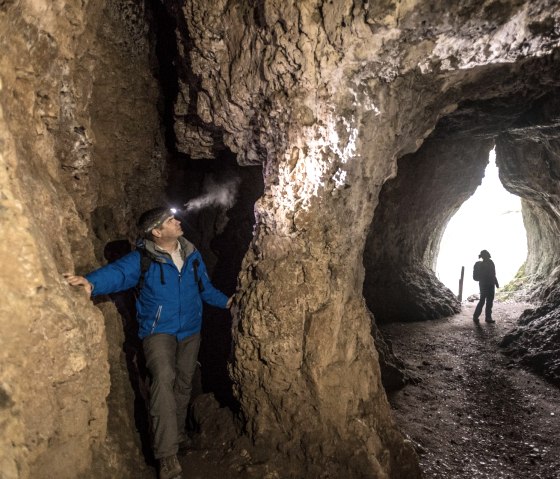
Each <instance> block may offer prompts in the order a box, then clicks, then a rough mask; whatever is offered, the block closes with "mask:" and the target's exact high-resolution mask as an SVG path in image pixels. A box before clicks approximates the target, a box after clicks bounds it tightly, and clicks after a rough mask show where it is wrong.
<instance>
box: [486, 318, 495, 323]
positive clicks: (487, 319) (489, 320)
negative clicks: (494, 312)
mask: <svg viewBox="0 0 560 479" xmlns="http://www.w3.org/2000/svg"><path fill="white" fill-rule="evenodd" d="M484 321H486V322H487V323H495V322H496V321H494V320H493V319H492V318H486V319H485V320H484Z"/></svg>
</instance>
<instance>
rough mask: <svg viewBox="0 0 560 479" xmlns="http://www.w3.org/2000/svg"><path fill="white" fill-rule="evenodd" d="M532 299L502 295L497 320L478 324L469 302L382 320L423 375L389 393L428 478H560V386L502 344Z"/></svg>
mask: <svg viewBox="0 0 560 479" xmlns="http://www.w3.org/2000/svg"><path fill="white" fill-rule="evenodd" d="M527 307H529V305H527V304H520V303H496V304H495V306H494V319H495V320H496V324H487V323H485V322H484V321H481V324H480V325H479V326H476V325H475V324H474V323H473V321H472V314H473V311H474V304H470V303H469V304H466V305H465V304H464V305H463V307H462V311H461V313H459V314H457V315H455V316H452V317H450V318H445V319H441V320H436V321H426V322H417V323H394V324H387V325H381V326H380V329H381V331H382V333H383V334H384V336H385V337H386V339H389V340H390V341H391V342H392V344H393V349H394V352H395V354H397V355H398V356H400V357H401V358H402V359H403V360H404V361H405V363H406V364H407V366H408V367H409V368H410V371H411V373H412V374H413V375H414V376H416V378H417V379H418V382H417V384H411V385H408V386H406V387H405V388H404V389H402V390H400V391H397V392H396V393H393V394H392V395H391V396H390V398H389V399H390V402H391V405H392V407H393V414H394V416H395V419H396V421H397V423H398V424H399V426H400V429H401V431H402V432H403V433H404V434H406V435H408V436H409V437H410V439H411V440H412V441H413V443H414V445H415V447H416V449H417V452H418V453H419V456H420V462H421V466H422V469H423V471H424V474H425V477H426V478H427V479H436V478H437V479H459V478H469V479H473V478H492V479H498V478H504V479H505V478H510V479H521V478H539V479H559V478H560V417H559V416H560V390H559V389H558V388H557V387H555V386H553V385H551V384H549V383H547V382H546V381H544V380H543V379H541V378H539V377H537V376H535V375H534V374H532V373H530V372H527V371H525V370H522V369H519V368H518V367H517V366H516V365H514V364H513V363H512V362H511V360H510V359H509V358H508V357H506V356H504V355H503V354H502V353H501V351H500V348H499V346H498V344H499V342H500V339H501V338H502V337H503V335H504V334H505V333H506V332H507V331H508V330H509V329H511V328H512V327H513V326H514V324H515V322H516V320H517V318H518V317H519V315H520V314H521V312H522V311H523V310H524V309H525V308H527Z"/></svg>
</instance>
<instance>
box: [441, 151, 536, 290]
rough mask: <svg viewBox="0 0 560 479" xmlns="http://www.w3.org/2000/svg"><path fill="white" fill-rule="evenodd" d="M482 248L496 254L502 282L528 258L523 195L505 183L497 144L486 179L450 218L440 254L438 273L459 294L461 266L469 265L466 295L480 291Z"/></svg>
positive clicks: (466, 269) (510, 276)
mask: <svg viewBox="0 0 560 479" xmlns="http://www.w3.org/2000/svg"><path fill="white" fill-rule="evenodd" d="M483 249H486V250H488V251H489V252H490V253H491V255H492V260H493V261H494V263H495V264H496V271H497V277H498V281H499V282H500V286H504V285H506V284H507V283H509V282H510V281H511V280H512V279H513V278H514V277H515V275H516V274H517V273H518V271H519V268H520V267H521V266H522V265H523V263H524V262H525V260H526V258H527V232H526V230H525V226H524V224H523V217H522V214H521V198H519V197H518V196H516V195H513V194H511V193H509V192H508V191H507V190H506V189H505V188H504V187H503V185H502V183H501V181H500V178H499V176H498V167H497V166H496V153H495V150H494V149H493V150H492V151H491V152H490V158H489V163H488V166H487V167H486V170H485V175H484V178H483V180H482V184H481V185H480V186H479V187H478V188H477V189H476V191H475V193H474V194H473V195H472V196H471V197H470V198H469V199H468V200H467V201H465V202H464V203H463V204H462V205H461V207H460V208H459V210H458V211H457V213H455V215H454V216H453V217H452V218H451V219H450V221H449V223H448V224H447V227H446V228H445V231H444V233H443V236H442V239H441V243H440V248H439V254H438V256H437V262H436V268H435V269H436V274H437V276H438V278H439V280H440V281H441V282H442V283H443V284H445V286H447V287H448V288H449V289H450V290H451V291H453V293H455V294H458V292H459V278H460V274H461V267H462V266H464V267H465V277H464V283H463V299H465V298H467V297H468V296H469V295H471V294H474V293H478V283H477V282H476V281H474V280H473V278H472V267H473V264H474V263H475V261H477V259H478V254H479V253H480V251H481V250H483Z"/></svg>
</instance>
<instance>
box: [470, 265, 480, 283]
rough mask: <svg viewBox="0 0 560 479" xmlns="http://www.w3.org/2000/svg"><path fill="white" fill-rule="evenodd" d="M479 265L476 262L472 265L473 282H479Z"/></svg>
mask: <svg viewBox="0 0 560 479" xmlns="http://www.w3.org/2000/svg"><path fill="white" fill-rule="evenodd" d="M480 265H481V262H480V261H477V262H476V263H475V264H474V268H473V273H472V279H474V280H475V281H480Z"/></svg>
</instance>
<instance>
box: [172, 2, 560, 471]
mask: <svg viewBox="0 0 560 479" xmlns="http://www.w3.org/2000/svg"><path fill="white" fill-rule="evenodd" d="M553 3H554V2H547V1H540V2H500V3H496V2H491V1H487V2H478V1H476V2H475V1H472V2H469V1H465V2H461V3H460V4H456V5H453V6H450V5H449V4H448V2H443V3H436V4H434V3H433V2H427V1H415V2H408V3H406V4H401V3H399V4H396V3H390V2H387V3H382V4H379V3H375V2H372V3H367V4H356V3H355V2H350V1H341V2H324V1H321V0H315V1H313V0H309V1H303V2H280V1H276V0H268V1H265V2H258V3H256V4H254V3H251V2H245V1H234V2H226V1H225V0H223V1H221V0H216V1H213V2H203V1H199V0H189V1H186V2H178V1H175V2H169V7H168V8H169V11H170V12H171V14H172V15H174V16H175V18H176V19H177V21H176V23H177V31H176V37H177V42H178V43H177V45H178V46H177V51H178V57H179V59H180V63H181V65H183V66H186V67H188V68H189V69H190V71H191V74H189V75H187V76H186V77H185V78H183V80H184V82H183V83H184V84H181V85H180V88H179V95H178V98H177V102H176V110H175V113H176V123H175V134H176V136H177V139H176V142H177V145H178V148H179V149H180V150H181V151H183V152H185V153H187V154H191V155H193V157H194V156H197V157H199V158H212V157H214V150H215V149H217V148H218V149H219V148H222V147H223V146H226V147H227V148H229V149H230V150H231V151H232V152H234V153H235V154H236V155H237V158H238V162H239V163H240V164H251V163H255V162H259V163H262V164H263V165H264V170H263V171H264V180H265V191H264V194H263V196H262V198H261V199H260V200H259V201H258V202H257V204H256V207H255V211H256V215H257V224H256V229H255V236H254V239H253V242H252V245H251V247H250V250H249V252H248V254H247V255H246V257H245V260H244V263H243V266H242V272H241V274H240V277H239V291H240V292H239V295H238V297H237V302H238V304H239V307H240V310H239V313H238V315H237V317H236V320H237V321H238V326H237V329H236V338H235V340H236V349H235V361H234V363H233V365H232V369H231V374H232V376H233V378H234V380H235V382H236V394H237V396H238V398H239V400H240V401H241V406H242V410H243V413H244V414H245V417H246V419H247V427H248V430H249V432H250V435H251V436H252V438H253V439H254V440H255V441H256V442H257V443H260V442H262V443H268V444H272V446H273V447H274V448H276V450H278V451H279V452H280V453H281V455H282V456H283V457H284V456H285V457H287V458H288V459H287V460H285V459H283V460H282V467H284V468H285V469H284V472H285V475H286V476H287V477H291V476H290V474H291V475H293V476H294V477H299V476H301V475H302V474H305V475H306V476H307V477H319V475H320V474H322V473H323V474H331V475H333V476H337V475H341V474H344V476H345V477H395V478H396V477H417V476H418V474H419V472H418V469H417V467H416V465H415V459H414V457H413V454H412V452H411V450H410V448H409V447H408V446H407V445H406V443H405V442H403V440H402V438H401V437H400V435H399V434H398V432H397V431H396V429H395V426H394V424H393V422H392V420H391V418H390V414H389V408H388V405H387V402H386V399H385V394H384V392H383V390H382V388H381V387H380V374H379V368H378V364H377V354H376V351H375V349H374V347H373V339H372V337H371V334H370V329H371V327H370V319H369V315H368V313H367V310H366V307H365V304H364V301H363V299H362V294H361V292H362V288H361V287H362V283H363V279H364V268H363V264H362V254H363V250H364V246H365V240H366V235H367V233H368V231H369V228H370V224H371V221H372V218H373V217H374V210H375V208H376V206H377V204H378V202H379V194H380V191H381V188H382V185H383V184H384V183H385V182H386V181H387V179H389V178H390V177H393V176H395V174H396V173H397V170H396V167H397V164H396V159H397V158H400V157H402V156H404V155H406V154H409V153H412V152H414V151H416V150H417V149H418V147H419V146H420V145H421V144H422V142H423V140H424V139H425V138H426V137H427V136H428V135H429V134H430V132H431V131H432V130H433V129H434V127H435V125H436V123H437V120H438V119H439V118H440V117H442V116H444V115H446V114H449V113H450V112H452V111H453V110H455V109H456V108H457V105H458V102H460V101H461V100H463V99H465V98H473V97H474V98H479V99H480V98H489V97H492V96H493V95H495V94H496V93H498V92H500V87H499V85H503V84H504V82H507V81H508V80H507V79H508V78H512V82H511V83H510V84H509V86H508V88H509V91H512V90H515V89H516V88H519V85H520V84H519V83H516V81H515V77H516V75H517V74H518V73H519V70H518V67H517V66H515V62H516V61H521V60H522V59H525V58H530V57H532V56H546V55H548V54H550V53H551V52H552V51H553V49H554V47H556V46H557V43H558V40H557V38H556V36H555V33H554V31H555V28H556V25H557V24H558V18H557V16H558V13H557V11H556V9H554V8H553ZM494 65H495V66H494ZM504 65H505V67H504ZM501 73H506V75H505V76H503V75H501ZM508 75H509V76H508ZM486 80H489V81H488V82H487V81H486ZM481 85H485V88H484V89H483V93H482V94H481V95H479V96H476V95H474V94H473V96H471V95H470V94H471V93H473V92H474V91H476V89H477V88H480V86H481ZM447 213H449V212H447ZM429 248H430V247H429ZM429 248H428V249H429ZM429 251H434V249H433V248H432V249H431V250H430V249H429ZM302 469H303V470H304V471H305V472H304V473H302V472H301V471H302ZM296 471H297V472H296ZM342 471H344V473H343V472H342ZM298 474H299V476H298Z"/></svg>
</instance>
